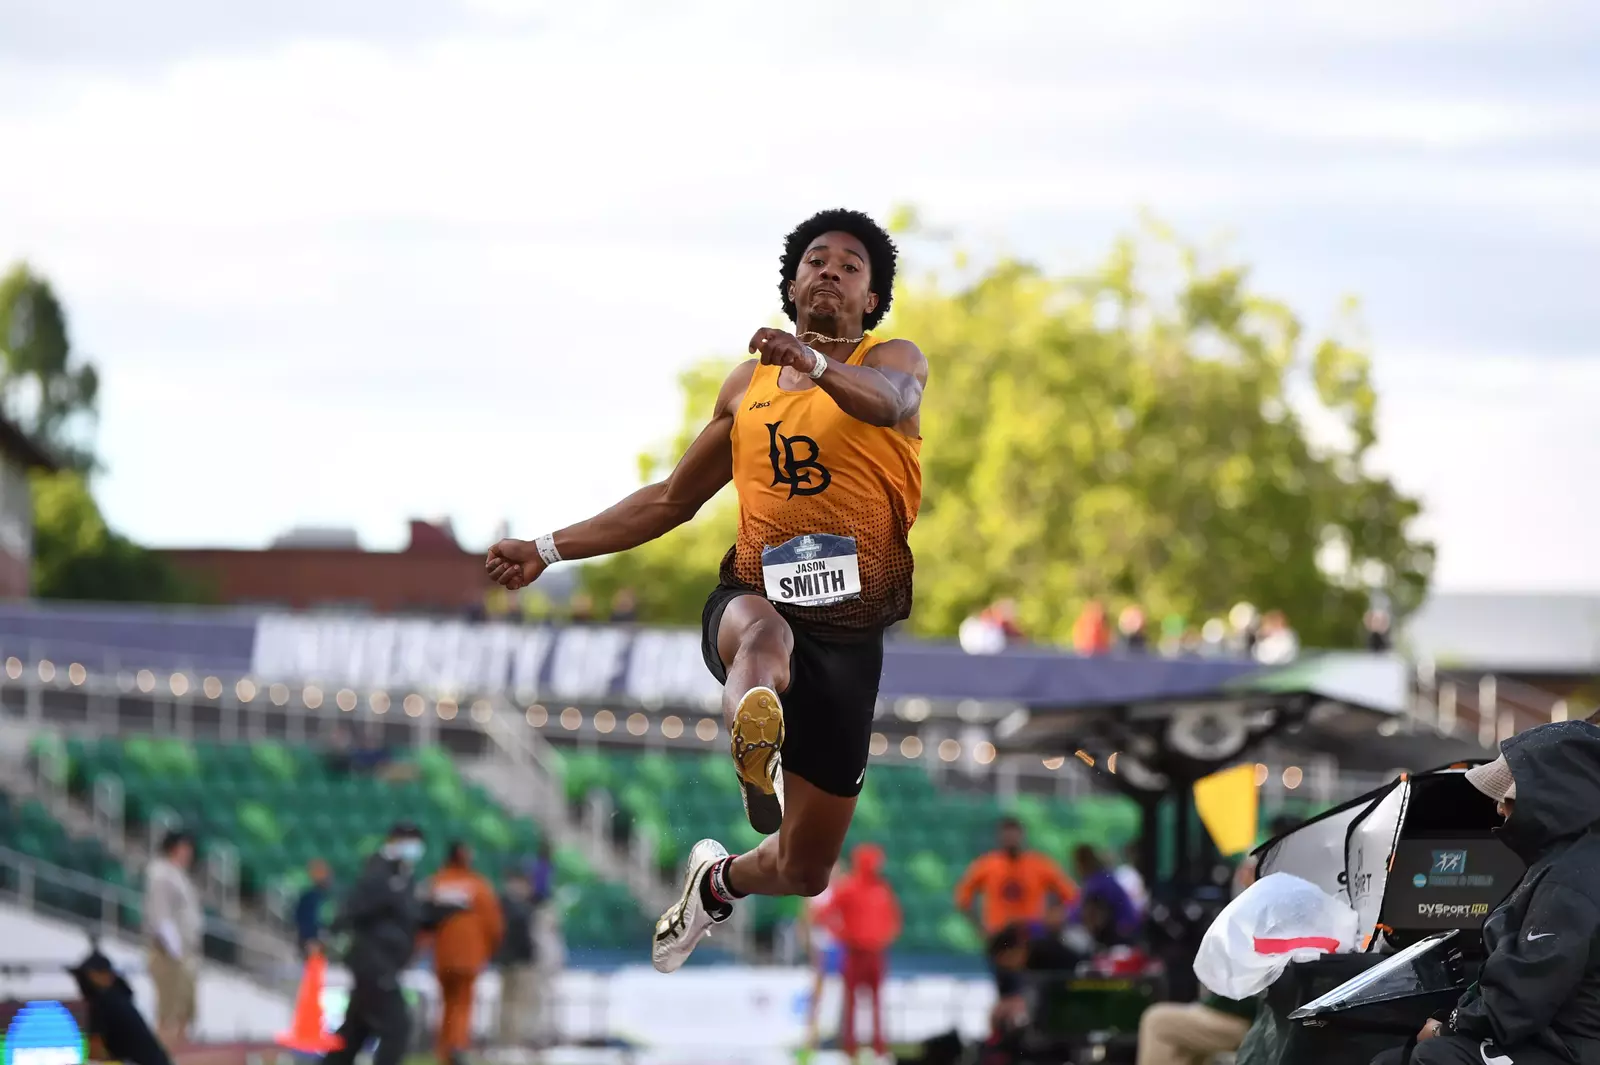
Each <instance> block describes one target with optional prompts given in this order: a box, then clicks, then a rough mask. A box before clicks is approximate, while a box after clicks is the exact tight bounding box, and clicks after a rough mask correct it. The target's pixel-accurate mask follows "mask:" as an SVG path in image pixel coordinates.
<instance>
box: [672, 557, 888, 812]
mask: <svg viewBox="0 0 1600 1065" xmlns="http://www.w3.org/2000/svg"><path fill="white" fill-rule="evenodd" d="M759 594H760V593H758V592H753V591H751V590H750V589H748V588H739V587H736V586H733V585H728V584H719V585H718V586H717V588H716V590H715V591H713V592H712V593H711V597H710V598H709V599H707V600H706V608H705V611H704V613H702V614H701V616H700V653H701V654H702V655H703V656H704V657H705V660H706V668H707V669H709V670H711V675H712V676H713V677H716V678H717V683H718V684H726V683H728V671H727V670H726V669H725V668H723V665H722V655H721V654H720V653H719V652H718V651H717V630H718V629H719V628H720V627H721V626H722V612H723V611H724V610H725V609H727V606H728V604H729V603H730V602H732V601H733V600H735V599H737V598H738V597H739V596H741V595H759ZM784 621H786V622H788V624H789V631H790V632H792V633H793V634H794V652H793V653H792V654H791V655H790V657H789V689H788V691H784V692H780V693H779V694H780V695H781V696H782V697H783V728H784V735H783V752H782V753H783V772H784V774H785V775H788V774H790V773H793V774H794V775H795V776H797V777H800V778H801V779H803V780H804V781H805V782H806V783H808V784H812V785H815V786H816V787H818V788H821V789H822V790H823V791H825V792H827V793H828V794H830V795H839V796H842V797H844V798H850V797H852V796H855V795H859V794H861V782H862V781H863V780H864V779H866V775H867V746H868V745H869V744H870V743H871V742H872V712H873V710H874V709H875V708H876V707H877V705H878V684H879V683H880V682H881V681H882V680H883V632H882V630H878V631H874V632H866V633H861V634H860V635H856V634H854V633H852V634H849V635H843V636H841V635H835V634H833V633H819V632H816V631H814V630H809V629H807V628H806V627H805V624H804V623H803V622H799V621H795V620H794V619H793V618H784Z"/></svg>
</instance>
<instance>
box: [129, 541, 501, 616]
mask: <svg viewBox="0 0 1600 1065" xmlns="http://www.w3.org/2000/svg"><path fill="white" fill-rule="evenodd" d="M330 540H331V541H333V542H330ZM341 541H342V542H341ZM157 554H159V555H161V556H162V557H164V558H166V559H167V560H168V561H169V562H171V563H172V564H173V566H175V567H176V568H177V569H178V570H179V571H180V572H182V573H185V574H187V575H189V576H191V577H194V578H196V579H198V580H199V581H201V582H202V584H203V585H204V586H205V587H206V589H207V590H208V591H209V592H211V593H212V594H213V595H214V596H215V597H216V598H217V600H218V601H219V602H221V603H223V604H228V605H247V606H274V607H286V608H293V609H296V610H311V609H316V608H332V607H337V608H341V609H348V610H358V611H363V612H366V611H371V612H375V613H426V614H462V613H471V612H475V611H479V610H482V609H483V606H484V596H485V593H486V592H487V591H488V590H489V581H488V578H487V577H486V576H485V575H484V572H483V553H482V552H481V551H467V550H464V549H463V548H462V547H461V545H460V544H459V543H457V542H456V538H455V533H454V532H453V531H452V530H451V528H450V526H449V523H447V522H440V523H437V524H435V523H432V522H426V521H412V522H411V538H410V542H409V543H408V544H407V545H406V547H405V549H404V550H401V551H365V550H362V548H361V547H360V545H359V544H358V543H356V541H355V538H354V536H351V535H346V536H344V537H328V536H321V537H317V536H311V537H304V536H302V537H285V538H283V539H281V540H280V541H278V542H277V543H275V544H274V545H273V546H272V547H269V548H266V549H265V550H233V549H224V548H175V549H169V550H162V551H158V552H157Z"/></svg>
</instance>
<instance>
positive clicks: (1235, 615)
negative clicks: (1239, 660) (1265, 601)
mask: <svg viewBox="0 0 1600 1065" xmlns="http://www.w3.org/2000/svg"><path fill="white" fill-rule="evenodd" d="M1228 628H1229V629H1230V634H1229V636H1230V638H1229V641H1228V642H1229V649H1230V650H1232V651H1233V652H1234V653H1235V654H1241V655H1253V654H1255V649H1256V638H1257V636H1258V634H1259V633H1260V629H1261V615H1260V613H1258V612H1257V610H1256V608H1255V606H1254V604H1252V603H1247V602H1244V601H1243V600H1241V601H1240V602H1237V603H1235V604H1234V605H1233V609H1232V610H1230V611H1228Z"/></svg>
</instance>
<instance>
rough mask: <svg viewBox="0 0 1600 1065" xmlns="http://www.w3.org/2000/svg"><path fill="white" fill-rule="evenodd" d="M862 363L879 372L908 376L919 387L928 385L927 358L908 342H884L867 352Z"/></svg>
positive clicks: (900, 339) (897, 339)
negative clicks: (913, 378)
mask: <svg viewBox="0 0 1600 1065" xmlns="http://www.w3.org/2000/svg"><path fill="white" fill-rule="evenodd" d="M862 362H864V363H865V364H866V365H868V366H871V367H872V368H874V369H876V370H879V371H885V370H887V371H890V372H899V373H904V374H910V375H911V376H912V377H915V378H916V379H917V383H918V384H920V385H924V386H926V385H927V383H928V357H927V356H926V355H924V354H922V349H921V348H919V347H917V346H916V345H915V344H913V343H912V342H911V341H909V340H905V339H902V338H898V337H897V338H895V339H894V340H885V341H884V342H883V343H882V344H878V345H875V346H874V347H873V348H872V349H871V350H870V351H868V352H867V357H866V358H865V359H863V360H862Z"/></svg>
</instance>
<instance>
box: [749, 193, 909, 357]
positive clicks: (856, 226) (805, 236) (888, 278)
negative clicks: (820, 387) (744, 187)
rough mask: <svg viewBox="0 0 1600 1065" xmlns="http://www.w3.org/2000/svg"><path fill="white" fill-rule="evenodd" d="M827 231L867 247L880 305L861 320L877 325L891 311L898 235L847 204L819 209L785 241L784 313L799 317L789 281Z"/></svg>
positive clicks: (780, 292)
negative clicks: (848, 237)
mask: <svg viewBox="0 0 1600 1065" xmlns="http://www.w3.org/2000/svg"><path fill="white" fill-rule="evenodd" d="M824 233H848V234H850V235H851V236H852V237H855V238H856V239H857V240H859V241H860V242H861V246H862V247H864V248H866V249H867V267H868V269H869V271H870V276H871V278H872V283H871V288H872V291H873V292H874V293H875V294H876V295H877V297H878V305H877V306H876V307H874V308H873V309H872V310H871V311H869V312H868V313H867V315H866V317H865V318H863V319H862V320H861V324H862V325H863V326H865V327H866V328H867V329H875V328H877V325H878V323H879V322H881V321H883V316H884V315H886V314H888V313H889V304H890V302H891V301H893V299H894V268H895V257H896V255H897V254H898V252H897V251H896V249H895V246H894V239H893V238H892V237H890V236H889V233H888V231H887V230H885V229H884V228H883V227H882V226H880V225H878V223H876V222H874V221H873V220H872V219H871V218H869V217H868V216H867V215H864V214H862V213H861V212H860V211H847V210H845V209H844V208H843V207H837V208H834V209H833V210H831V211H819V212H818V213H816V214H814V215H812V216H811V217H810V218H808V219H806V220H805V221H804V222H801V223H800V224H799V225H797V226H795V227H794V230H793V232H791V233H790V234H789V236H788V237H787V238H785V239H784V242H783V276H782V277H780V278H779V279H778V296H779V298H780V299H782V300H783V313H784V314H786V315H788V316H789V321H791V322H793V321H796V320H797V319H796V314H797V313H798V312H797V311H796V309H795V305H794V300H792V299H790V298H789V285H790V284H791V283H792V282H793V281H794V279H795V275H796V274H798V273H799V272H800V257H801V256H802V255H804V254H805V253H806V249H807V248H809V247H810V246H811V242H812V241H814V240H816V239H817V238H818V237H820V236H822V234H824Z"/></svg>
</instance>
